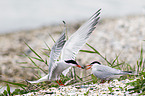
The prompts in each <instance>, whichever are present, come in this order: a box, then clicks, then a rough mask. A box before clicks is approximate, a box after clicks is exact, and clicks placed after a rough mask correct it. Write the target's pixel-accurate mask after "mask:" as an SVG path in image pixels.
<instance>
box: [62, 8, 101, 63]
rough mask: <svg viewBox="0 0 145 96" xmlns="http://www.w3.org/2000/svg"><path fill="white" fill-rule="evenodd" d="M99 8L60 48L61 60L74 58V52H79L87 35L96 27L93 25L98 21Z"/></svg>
mask: <svg viewBox="0 0 145 96" xmlns="http://www.w3.org/2000/svg"><path fill="white" fill-rule="evenodd" d="M100 10H101V9H99V10H98V11H97V12H96V13H95V14H94V15H93V16H92V17H91V18H90V19H89V20H88V21H87V22H86V23H85V24H84V25H82V26H81V27H80V28H79V29H78V30H77V31H76V32H75V33H74V34H73V35H72V36H71V37H70V38H69V39H68V41H67V42H66V44H65V45H64V47H63V49H62V54H61V60H70V59H72V60H74V59H75V57H76V54H77V53H78V52H79V50H80V49H81V47H82V46H83V45H84V44H85V43H86V41H87V39H88V37H89V36H90V34H91V33H92V31H93V30H94V29H95V28H96V27H95V25H96V24H97V23H98V20H99V18H100V17H98V15H99V14H100Z"/></svg>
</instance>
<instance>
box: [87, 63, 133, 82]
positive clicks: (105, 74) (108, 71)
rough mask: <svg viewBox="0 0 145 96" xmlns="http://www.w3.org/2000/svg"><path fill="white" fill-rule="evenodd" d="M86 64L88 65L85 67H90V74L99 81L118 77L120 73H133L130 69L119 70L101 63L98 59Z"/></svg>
mask: <svg viewBox="0 0 145 96" xmlns="http://www.w3.org/2000/svg"><path fill="white" fill-rule="evenodd" d="M87 66H90V67H89V68H87V69H90V68H92V74H93V75H94V76H96V77H97V78H100V79H101V80H102V81H101V83H104V82H105V81H106V80H107V81H110V80H112V79H115V78H119V77H120V76H122V75H127V74H129V75H132V74H134V73H133V72H132V71H121V70H118V69H114V68H111V67H109V66H105V65H101V63H100V62H98V61H94V62H92V63H91V64H89V65H87Z"/></svg>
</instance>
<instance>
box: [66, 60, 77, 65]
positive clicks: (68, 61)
mask: <svg viewBox="0 0 145 96" xmlns="http://www.w3.org/2000/svg"><path fill="white" fill-rule="evenodd" d="M65 62H66V63H71V64H77V62H76V61H74V60H67V61H65Z"/></svg>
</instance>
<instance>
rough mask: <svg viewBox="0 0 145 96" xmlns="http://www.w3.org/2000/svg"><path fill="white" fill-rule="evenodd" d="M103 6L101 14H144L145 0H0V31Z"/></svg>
mask: <svg viewBox="0 0 145 96" xmlns="http://www.w3.org/2000/svg"><path fill="white" fill-rule="evenodd" d="M99 8H102V13H101V17H107V18H108V17H120V16H125V15H137V14H145V1H144V0H139V1H138V0H133V1H132V0H107V1H106V0H69V1H68V0H61V1H59V0H43V1H42V0H0V13H1V14H0V33H1V34H2V33H8V32H14V31H18V30H26V29H34V28H38V27H41V26H47V25H50V24H60V23H61V21H62V20H65V21H66V22H75V21H78V20H84V19H87V18H89V17H90V16H91V14H93V13H94V12H96V10H98V9H99Z"/></svg>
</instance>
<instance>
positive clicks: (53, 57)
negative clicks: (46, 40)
mask: <svg viewBox="0 0 145 96" xmlns="http://www.w3.org/2000/svg"><path fill="white" fill-rule="evenodd" d="M65 38H66V36H65V32H63V33H62V34H61V36H60V37H59V39H58V40H57V41H56V42H55V44H54V46H53V47H52V49H51V52H50V58H49V79H50V78H51V75H52V72H53V70H54V68H55V67H56V66H57V64H56V63H55V62H56V61H57V59H58V57H59V55H60V53H61V50H62V48H63V46H64V44H65V42H66V40H65Z"/></svg>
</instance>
